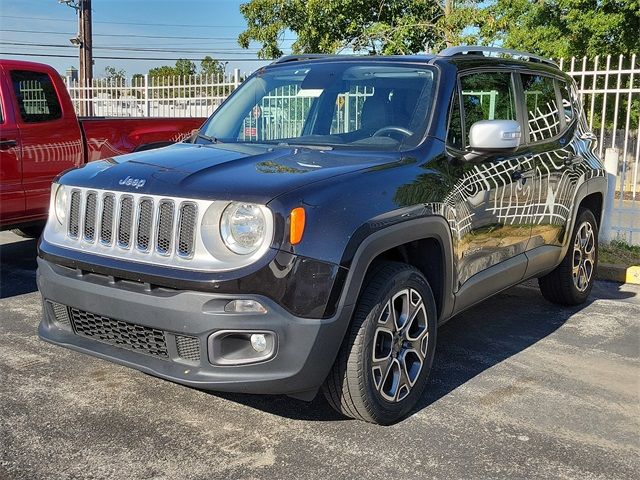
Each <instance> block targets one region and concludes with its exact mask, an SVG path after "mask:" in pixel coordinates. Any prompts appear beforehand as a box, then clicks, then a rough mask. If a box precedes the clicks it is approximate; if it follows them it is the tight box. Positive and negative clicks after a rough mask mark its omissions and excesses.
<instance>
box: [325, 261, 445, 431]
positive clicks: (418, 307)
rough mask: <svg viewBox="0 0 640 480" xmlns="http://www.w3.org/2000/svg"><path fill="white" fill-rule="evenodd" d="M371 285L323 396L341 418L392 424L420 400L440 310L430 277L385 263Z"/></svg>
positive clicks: (407, 268) (365, 290) (364, 293)
mask: <svg viewBox="0 0 640 480" xmlns="http://www.w3.org/2000/svg"><path fill="white" fill-rule="evenodd" d="M367 281H368V283H367V284H366V286H365V288H364V291H363V292H362V295H361V296H360V299H359V300H358V304H357V306H356V310H355V313H354V316H353V319H352V322H351V325H350V329H349V331H348V333H347V335H346V336H345V340H344V342H343V344H342V347H341V349H340V352H339V353H338V357H337V359H336V362H335V364H334V366H333V368H332V370H331V372H330V373H329V376H328V377H327V380H326V381H325V384H324V386H323V392H324V395H325V397H326V398H327V400H328V401H329V403H330V404H331V405H332V406H333V407H334V408H335V409H336V410H338V411H339V412H341V413H342V414H344V415H346V416H348V417H351V418H356V419H360V420H364V421H367V422H371V423H378V424H383V425H388V424H391V423H395V422H397V421H398V420H400V419H402V418H403V417H404V416H405V415H406V414H407V413H408V412H409V411H410V410H411V409H412V408H413V407H414V406H415V405H416V403H417V401H418V400H419V399H420V397H421V395H422V392H423V390H424V387H425V385H426V383H427V378H428V377H429V371H430V370H431V364H432V363H433V355H434V353H435V342H436V325H437V322H436V318H437V313H436V305H435V301H434V298H433V293H432V291H431V287H430V286H429V283H428V282H427V280H426V279H425V277H424V276H423V275H422V273H420V271H418V270H417V269H415V268H413V267H411V266H409V265H406V264H402V263H395V262H385V263H383V264H381V265H380V266H379V268H378V269H377V270H376V273H375V274H374V275H372V276H371V277H369V278H368V279H367Z"/></svg>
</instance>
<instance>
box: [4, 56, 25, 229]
mask: <svg viewBox="0 0 640 480" xmlns="http://www.w3.org/2000/svg"><path fill="white" fill-rule="evenodd" d="M1 73H2V68H1V67H0V74H1ZM3 79H4V75H0V223H2V224H7V223H11V221H12V220H13V219H16V218H21V217H22V216H23V215H24V190H23V189H22V163H21V161H20V131H19V130H18V127H17V125H16V123H15V120H14V116H13V108H12V103H11V98H10V97H9V96H7V95H4V94H3V92H7V89H6V88H5V87H6V84H4V81H3Z"/></svg>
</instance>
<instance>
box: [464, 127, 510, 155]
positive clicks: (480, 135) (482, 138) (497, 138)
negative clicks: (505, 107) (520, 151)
mask: <svg viewBox="0 0 640 480" xmlns="http://www.w3.org/2000/svg"><path fill="white" fill-rule="evenodd" d="M521 135H522V132H521V131H520V124H519V123H518V122H516V121H515V120H480V121H479V122H476V123H474V124H473V125H471V129H470V130H469V146H470V147H471V150H473V151H474V152H482V153H490V152H505V151H510V150H515V149H517V148H518V146H520V137H521Z"/></svg>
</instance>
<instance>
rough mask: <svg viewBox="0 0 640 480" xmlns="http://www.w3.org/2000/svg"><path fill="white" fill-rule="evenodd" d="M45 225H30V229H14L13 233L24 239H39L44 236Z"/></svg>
mask: <svg viewBox="0 0 640 480" xmlns="http://www.w3.org/2000/svg"><path fill="white" fill-rule="evenodd" d="M43 229H44V224H37V225H29V226H28V227H20V228H14V229H12V230H11V231H12V232H13V233H15V234H16V235H18V236H19V237H23V238H38V237H40V235H41V234H42V230H43Z"/></svg>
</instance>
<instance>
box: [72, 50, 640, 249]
mask: <svg viewBox="0 0 640 480" xmlns="http://www.w3.org/2000/svg"><path fill="white" fill-rule="evenodd" d="M559 65H560V68H561V69H562V70H564V71H565V72H566V73H568V74H569V75H571V76H572V77H573V78H574V79H575V81H576V85H577V88H578V92H579V94H580V96H581V99H582V104H583V106H584V108H585V114H586V119H587V122H588V124H589V126H590V128H591V129H592V131H593V132H594V133H595V134H596V135H597V137H598V147H597V148H598V153H599V154H600V157H601V158H603V159H604V158H605V153H606V156H607V158H609V159H614V160H615V161H614V162H609V163H610V164H611V165H613V167H612V170H613V171H612V172H610V173H611V174H613V173H615V175H616V176H617V177H616V188H615V190H616V191H615V195H614V202H613V204H612V205H607V210H606V213H605V214H606V215H607V216H608V217H609V218H608V225H610V229H611V231H610V232H604V233H605V237H606V238H622V239H624V240H626V241H627V242H629V243H634V244H640V141H639V138H638V137H639V121H640V65H639V63H638V58H637V56H636V55H633V56H631V58H625V57H623V56H620V57H615V58H614V57H612V56H607V57H595V58H594V59H587V58H586V57H585V58H582V59H577V58H571V59H568V60H565V59H561V60H560V61H559ZM243 77H244V76H242V75H241V74H240V71H239V70H238V69H235V70H234V72H233V73H232V74H229V75H220V76H207V75H191V76H176V77H153V76H149V75H140V76H136V77H134V78H129V79H119V80H107V79H94V82H93V85H92V86H91V87H90V88H81V87H80V86H79V85H78V84H77V83H76V82H72V81H71V80H70V79H67V87H68V89H69V92H70V94H71V97H72V99H73V101H74V106H75V108H76V111H78V112H79V111H82V110H81V104H82V103H83V102H85V106H86V102H91V103H92V104H93V112H94V115H96V116H107V117H111V116H118V117H207V116H209V115H211V113H213V111H215V109H216V108H218V106H220V104H221V103H222V102H223V101H224V99H225V98H227V97H228V96H229V95H230V94H231V93H232V92H233V90H235V89H236V88H237V87H238V85H240V83H241V80H242V78H243ZM88 90H90V92H88ZM282 90H283V91H278V92H273V93H272V94H269V95H268V96H266V97H264V99H263V100H262V102H261V111H260V112H258V111H256V112H252V114H251V115H252V116H253V118H252V116H251V115H250V116H249V117H248V118H247V119H246V120H245V125H244V128H243V131H242V132H241V135H242V136H243V137H245V138H252V137H253V136H254V135H256V132H257V131H260V132H267V131H269V129H272V130H273V129H277V130H275V131H273V132H271V135H276V133H275V132H282V133H281V135H283V136H286V135H288V134H294V133H296V132H299V131H300V129H301V125H302V122H303V121H304V118H305V112H307V111H308V109H309V107H310V103H309V102H310V99H309V98H300V97H296V93H297V92H293V91H285V90H286V89H282ZM86 93H90V94H91V95H86ZM368 95H370V92H365V91H357V92H348V93H345V94H342V95H341V97H343V99H342V100H339V102H343V104H344V106H345V108H344V109H343V111H342V114H341V113H340V112H338V113H337V116H336V118H335V119H334V121H333V125H332V130H336V131H337V130H339V131H350V130H353V129H355V128H357V123H358V121H359V115H358V114H356V115H355V116H353V114H351V116H347V115H346V111H347V110H348V109H356V111H357V112H359V111H360V110H361V108H362V104H363V102H364V100H365V99H366V97H367V96H368ZM287 102H289V103H287ZM292 103H293V108H292V109H290V108H279V106H282V105H285V104H287V105H291V104H292ZM84 111H88V110H87V109H86V108H85V110H84ZM285 111H287V112H291V111H293V112H294V114H293V116H292V117H291V118H289V117H287V118H284V117H282V112H285ZM340 115H343V116H340ZM347 118H351V121H352V122H355V123H354V125H341V122H344V121H345V119H347ZM258 123H260V126H261V127H262V128H258V129H256V128H255V126H256V125H257V124H258ZM278 134H280V133H278Z"/></svg>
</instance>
